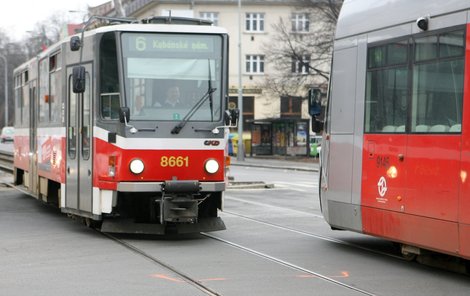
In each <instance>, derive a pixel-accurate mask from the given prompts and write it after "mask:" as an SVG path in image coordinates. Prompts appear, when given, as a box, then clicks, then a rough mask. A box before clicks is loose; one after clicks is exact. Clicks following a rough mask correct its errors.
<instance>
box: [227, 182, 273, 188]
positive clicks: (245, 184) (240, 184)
mask: <svg viewBox="0 0 470 296" xmlns="http://www.w3.org/2000/svg"><path fill="white" fill-rule="evenodd" d="M270 188H274V184H272V183H265V182H233V181H232V182H229V184H228V187H227V189H270Z"/></svg>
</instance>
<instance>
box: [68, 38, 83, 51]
mask: <svg viewBox="0 0 470 296" xmlns="http://www.w3.org/2000/svg"><path fill="white" fill-rule="evenodd" d="M81 46H82V41H81V40H80V37H78V36H73V37H72V38H70V50H71V51H77V50H79V49H80V47H81Z"/></svg>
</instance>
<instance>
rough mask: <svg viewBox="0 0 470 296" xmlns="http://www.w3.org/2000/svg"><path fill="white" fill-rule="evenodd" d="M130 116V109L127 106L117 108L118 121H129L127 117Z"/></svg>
mask: <svg viewBox="0 0 470 296" xmlns="http://www.w3.org/2000/svg"><path fill="white" fill-rule="evenodd" d="M130 117H131V110H130V109H129V107H121V109H120V110H119V121H120V122H123V123H127V122H129V118H130Z"/></svg>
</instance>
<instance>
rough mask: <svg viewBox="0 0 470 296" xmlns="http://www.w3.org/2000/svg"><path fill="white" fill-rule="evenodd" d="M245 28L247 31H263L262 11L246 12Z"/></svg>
mask: <svg viewBox="0 0 470 296" xmlns="http://www.w3.org/2000/svg"><path fill="white" fill-rule="evenodd" d="M245 29H246V31H248V32H264V13H247V14H246V28H245Z"/></svg>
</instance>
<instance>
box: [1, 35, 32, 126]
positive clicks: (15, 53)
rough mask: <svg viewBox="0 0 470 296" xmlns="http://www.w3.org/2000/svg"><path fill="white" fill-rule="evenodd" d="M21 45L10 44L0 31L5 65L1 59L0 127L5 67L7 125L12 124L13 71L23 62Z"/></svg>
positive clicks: (2, 120)
mask: <svg viewBox="0 0 470 296" xmlns="http://www.w3.org/2000/svg"><path fill="white" fill-rule="evenodd" d="M22 49H23V46H22V44H21V43H15V42H11V39H10V38H9V37H8V35H7V34H6V33H5V32H4V31H3V30H0V54H1V55H2V56H4V57H5V59H6V63H7V65H5V63H4V60H3V58H2V59H0V110H1V112H0V126H4V123H5V102H6V100H5V96H4V94H5V66H7V81H8V83H7V85H6V87H7V91H8V110H7V112H8V122H7V125H12V124H13V122H14V119H15V118H14V112H13V111H14V102H15V101H14V99H13V86H14V81H13V69H14V68H16V67H17V66H18V65H20V64H22V63H23V62H24V61H25V59H26V58H25V54H24V52H23V50H22Z"/></svg>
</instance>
